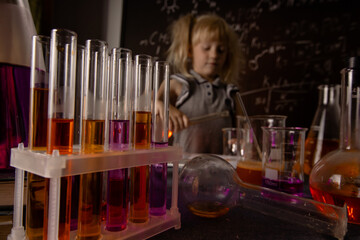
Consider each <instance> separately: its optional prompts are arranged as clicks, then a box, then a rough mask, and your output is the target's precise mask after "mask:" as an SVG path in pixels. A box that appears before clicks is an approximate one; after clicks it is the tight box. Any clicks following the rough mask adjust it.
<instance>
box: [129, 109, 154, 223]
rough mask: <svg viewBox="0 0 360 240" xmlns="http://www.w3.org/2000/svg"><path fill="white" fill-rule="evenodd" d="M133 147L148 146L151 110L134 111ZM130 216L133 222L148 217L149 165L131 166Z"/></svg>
mask: <svg viewBox="0 0 360 240" xmlns="http://www.w3.org/2000/svg"><path fill="white" fill-rule="evenodd" d="M134 119H135V125H134V128H135V129H134V143H135V149H149V148H150V143H151V142H150V141H151V139H150V133H151V131H150V130H151V112H143V111H137V112H134ZM130 176H131V178H130V181H131V184H132V186H131V188H130V216H129V218H130V219H129V220H130V221H132V222H135V223H142V222H146V221H147V220H148V219H149V166H141V167H134V168H131V172H130Z"/></svg>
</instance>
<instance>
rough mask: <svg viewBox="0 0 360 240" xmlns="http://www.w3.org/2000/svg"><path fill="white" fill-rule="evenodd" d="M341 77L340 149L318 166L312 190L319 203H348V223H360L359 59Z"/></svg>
mask: <svg viewBox="0 0 360 240" xmlns="http://www.w3.org/2000/svg"><path fill="white" fill-rule="evenodd" d="M341 74H342V78H341V120H340V123H341V125H340V147H339V148H338V149H337V150H335V151H332V152H330V153H328V154H327V155H325V156H324V157H323V158H321V159H320V161H319V162H318V163H317V164H315V166H314V168H313V170H312V171H311V173H310V191H311V194H312V196H313V198H314V199H315V200H317V201H321V202H325V203H329V204H334V205H338V206H343V205H344V204H346V206H347V211H348V221H349V223H355V224H360V131H359V124H360V115H359V111H360V104H359V102H360V58H359V57H352V58H350V60H349V66H348V67H347V68H345V69H343V70H342V72H341Z"/></svg>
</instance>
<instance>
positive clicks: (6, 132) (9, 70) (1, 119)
mask: <svg viewBox="0 0 360 240" xmlns="http://www.w3.org/2000/svg"><path fill="white" fill-rule="evenodd" d="M33 35H36V30H35V26H34V22H33V19H32V16H31V13H30V9H29V4H28V1H27V0H0V83H1V84H0V99H1V101H0V125H1V126H2V127H1V130H0V169H5V168H9V163H10V149H11V148H12V147H16V146H17V145H18V143H20V142H23V143H24V145H25V146H27V138H28V132H29V130H28V126H29V98H30V94H29V93H30V60H31V57H30V56H31V39H32V36H33Z"/></svg>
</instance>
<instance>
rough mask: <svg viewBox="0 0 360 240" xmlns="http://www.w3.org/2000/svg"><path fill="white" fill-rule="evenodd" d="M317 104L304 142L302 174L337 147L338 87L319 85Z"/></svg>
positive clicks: (338, 124) (338, 128)
mask: <svg viewBox="0 0 360 240" xmlns="http://www.w3.org/2000/svg"><path fill="white" fill-rule="evenodd" d="M318 90H319V102H318V107H317V110H316V112H315V116H314V119H313V121H312V123H311V127H310V130H309V133H308V135H307V138H306V141H305V160H304V173H305V174H306V175H309V174H310V171H311V169H312V168H313V166H314V165H315V163H317V162H318V161H319V160H320V158H322V157H323V156H324V155H325V154H327V153H328V152H331V151H333V150H336V149H337V148H338V147H339V132H340V101H339V97H340V85H320V86H319V87H318Z"/></svg>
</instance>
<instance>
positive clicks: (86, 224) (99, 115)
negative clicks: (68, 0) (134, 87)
mask: <svg viewBox="0 0 360 240" xmlns="http://www.w3.org/2000/svg"><path fill="white" fill-rule="evenodd" d="M107 58H108V53H107V43H106V42H104V41H100V40H87V41H86V50H85V74H84V91H83V94H84V97H83V100H84V103H83V109H82V110H83V112H82V131H81V152H82V153H85V154H89V153H98V152H103V151H104V147H105V137H106V136H105V134H106V133H105V120H106V119H107V116H106V107H107V88H108V84H107ZM102 179H103V174H102V172H95V173H87V174H82V175H80V190H79V213H78V214H79V215H78V231H77V239H78V240H82V239H97V238H100V237H101V202H102Z"/></svg>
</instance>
